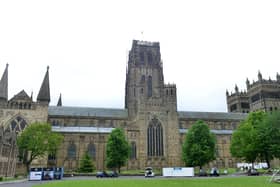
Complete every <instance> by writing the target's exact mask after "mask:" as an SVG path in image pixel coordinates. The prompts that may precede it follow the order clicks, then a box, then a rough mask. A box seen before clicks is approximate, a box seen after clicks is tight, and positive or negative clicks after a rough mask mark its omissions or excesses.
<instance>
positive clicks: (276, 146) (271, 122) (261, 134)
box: [255, 111, 280, 168]
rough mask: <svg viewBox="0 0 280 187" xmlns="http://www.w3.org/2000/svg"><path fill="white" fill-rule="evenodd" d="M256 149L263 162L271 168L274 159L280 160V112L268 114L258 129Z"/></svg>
mask: <svg viewBox="0 0 280 187" xmlns="http://www.w3.org/2000/svg"><path fill="white" fill-rule="evenodd" d="M256 131H257V132H256V142H255V143H256V147H257V151H258V154H259V158H260V159H261V160H265V161H266V163H267V165H268V167H269V168H270V161H271V160H272V159H273V158H280V112H279V111H274V112H272V113H268V114H267V115H266V116H265V118H264V120H263V122H262V123H259V125H258V126H257V128H256Z"/></svg>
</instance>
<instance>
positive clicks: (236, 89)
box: [235, 85, 239, 94]
mask: <svg viewBox="0 0 280 187" xmlns="http://www.w3.org/2000/svg"><path fill="white" fill-rule="evenodd" d="M235 93H237V94H238V93H239V90H238V86H237V85H235Z"/></svg>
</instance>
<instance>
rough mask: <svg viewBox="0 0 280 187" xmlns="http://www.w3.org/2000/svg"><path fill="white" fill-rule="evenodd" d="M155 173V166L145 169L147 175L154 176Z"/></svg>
mask: <svg viewBox="0 0 280 187" xmlns="http://www.w3.org/2000/svg"><path fill="white" fill-rule="evenodd" d="M154 176H155V173H154V172H153V168H151V167H147V168H146V169H145V177H154Z"/></svg>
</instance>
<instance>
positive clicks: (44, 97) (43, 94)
mask: <svg viewBox="0 0 280 187" xmlns="http://www.w3.org/2000/svg"><path fill="white" fill-rule="evenodd" d="M37 101H47V102H50V101H51V99H50V84H49V66H48V67H47V72H46V74H45V77H44V80H43V82H42V85H41V88H40V91H39V94H38V96H37Z"/></svg>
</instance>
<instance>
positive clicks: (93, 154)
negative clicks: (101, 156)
mask: <svg viewBox="0 0 280 187" xmlns="http://www.w3.org/2000/svg"><path fill="white" fill-rule="evenodd" d="M88 154H89V156H90V157H91V158H92V159H95V157H96V149H95V145H94V144H93V143H90V144H88Z"/></svg>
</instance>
